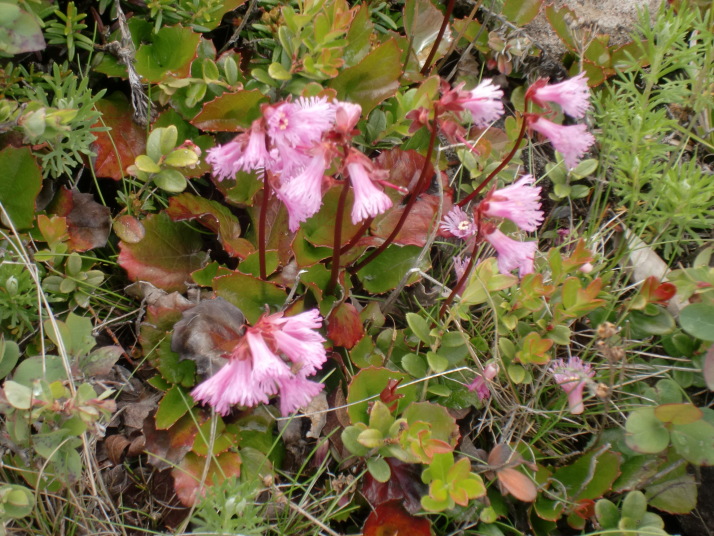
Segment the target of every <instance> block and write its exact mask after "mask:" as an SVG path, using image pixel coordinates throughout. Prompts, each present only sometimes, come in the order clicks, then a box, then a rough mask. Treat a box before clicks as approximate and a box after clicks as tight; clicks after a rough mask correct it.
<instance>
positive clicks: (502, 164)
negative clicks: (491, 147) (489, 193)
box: [456, 100, 528, 207]
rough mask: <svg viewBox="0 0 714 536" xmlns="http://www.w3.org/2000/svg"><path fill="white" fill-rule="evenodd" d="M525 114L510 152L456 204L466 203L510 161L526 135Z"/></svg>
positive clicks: (461, 205)
mask: <svg viewBox="0 0 714 536" xmlns="http://www.w3.org/2000/svg"><path fill="white" fill-rule="evenodd" d="M527 106H528V101H527V100H526V107H527ZM526 115H527V114H523V122H522V123H521V131H520V132H519V133H518V138H516V143H515V144H514V145H513V149H511V152H510V153H508V155H507V156H506V158H504V159H503V162H501V163H500V164H499V165H498V167H497V168H496V169H494V170H493V171H492V172H491V173H490V174H489V175H488V177H486V178H485V179H484V181H483V182H482V183H481V184H479V185H478V187H477V188H476V189H475V190H474V191H473V192H471V193H470V194H469V195H467V196H466V197H464V198H463V199H462V200H461V201H459V202H458V203H456V204H457V205H458V206H460V207H463V206H464V205H465V204H466V203H468V202H469V201H471V200H472V199H473V198H474V197H476V196H477V195H478V194H479V192H480V191H481V190H483V189H484V188H485V187H486V185H487V184H488V183H489V182H491V179H493V178H494V177H495V176H496V175H498V174H499V173H500V172H501V170H502V169H503V168H505V167H506V166H507V165H508V163H509V162H510V161H511V159H512V158H513V157H514V156H515V154H516V153H517V152H518V147H519V146H520V144H521V141H522V140H523V138H524V136H525V135H526V124H527V121H526Z"/></svg>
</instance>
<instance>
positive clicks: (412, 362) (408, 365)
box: [402, 354, 427, 378]
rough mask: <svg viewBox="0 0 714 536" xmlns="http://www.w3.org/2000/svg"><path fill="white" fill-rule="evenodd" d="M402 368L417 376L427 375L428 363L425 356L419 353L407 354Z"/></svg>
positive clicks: (403, 358)
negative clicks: (425, 361)
mask: <svg viewBox="0 0 714 536" xmlns="http://www.w3.org/2000/svg"><path fill="white" fill-rule="evenodd" d="M402 368H403V369H404V370H406V371H407V372H408V373H409V374H411V375H412V376H414V377H415V378H423V377H424V376H426V370H427V369H426V364H425V363H424V358H423V357H421V356H419V355H417V354H407V355H405V356H404V357H402Z"/></svg>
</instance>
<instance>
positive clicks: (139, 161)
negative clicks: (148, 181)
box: [134, 154, 161, 173]
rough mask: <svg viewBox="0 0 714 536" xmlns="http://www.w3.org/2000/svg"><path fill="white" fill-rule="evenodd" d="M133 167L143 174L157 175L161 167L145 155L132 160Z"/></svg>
mask: <svg viewBox="0 0 714 536" xmlns="http://www.w3.org/2000/svg"><path fill="white" fill-rule="evenodd" d="M134 165H135V166H136V167H137V169H138V170H139V171H143V172H144V173H158V172H159V171H161V167H159V165H158V164H157V163H156V162H154V160H153V159H151V158H150V157H148V156H146V155H145V154H140V155H139V156H137V157H136V160H134Z"/></svg>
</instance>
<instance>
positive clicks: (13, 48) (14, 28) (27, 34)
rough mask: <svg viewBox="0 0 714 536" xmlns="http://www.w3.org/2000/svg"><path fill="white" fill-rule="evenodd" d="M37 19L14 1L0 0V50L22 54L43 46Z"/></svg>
mask: <svg viewBox="0 0 714 536" xmlns="http://www.w3.org/2000/svg"><path fill="white" fill-rule="evenodd" d="M45 46H46V44H45V39H44V37H43V36H42V28H41V26H40V22H39V19H38V18H37V16H36V15H35V14H34V13H32V12H31V11H30V12H28V11H25V10H24V9H21V8H20V7H19V6H18V5H17V4H16V3H14V2H0V52H4V53H5V54H10V55H14V54H23V53H25V52H36V51H38V50H43V49H44V48H45Z"/></svg>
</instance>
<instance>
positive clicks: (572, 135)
mask: <svg viewBox="0 0 714 536" xmlns="http://www.w3.org/2000/svg"><path fill="white" fill-rule="evenodd" d="M530 127H531V128H532V129H533V130H535V131H536V132H540V133H541V134H543V135H544V136H545V137H546V138H548V141H550V143H552V144H553V147H554V148H555V150H556V151H558V152H559V153H561V154H562V155H563V160H564V161H565V165H566V166H567V167H568V169H573V168H574V167H575V166H577V165H578V162H580V159H581V158H582V157H583V156H584V155H585V153H587V152H588V150H589V149H590V147H591V146H592V145H593V144H594V143H595V137H594V136H593V135H592V134H590V132H588V127H587V126H586V125H569V126H563V125H558V124H557V123H553V122H552V121H548V120H547V119H544V118H543V117H539V118H538V119H536V120H535V121H534V122H532V123H531V124H530Z"/></svg>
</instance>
